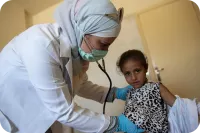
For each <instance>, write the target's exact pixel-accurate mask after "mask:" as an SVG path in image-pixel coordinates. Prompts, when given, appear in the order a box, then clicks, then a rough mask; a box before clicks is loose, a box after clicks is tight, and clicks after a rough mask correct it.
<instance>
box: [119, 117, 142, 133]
mask: <svg viewBox="0 0 200 133" xmlns="http://www.w3.org/2000/svg"><path fill="white" fill-rule="evenodd" d="M117 118H118V128H117V130H116V132H126V133H143V132H144V130H143V129H140V128H139V127H137V126H136V125H135V124H134V123H133V122H131V121H130V120H129V119H128V118H126V117H125V115H123V114H121V115H120V116H118V117H117Z"/></svg>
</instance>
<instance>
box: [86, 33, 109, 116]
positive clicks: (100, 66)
mask: <svg viewBox="0 0 200 133" xmlns="http://www.w3.org/2000/svg"><path fill="white" fill-rule="evenodd" d="M83 39H84V41H85V43H86V45H87V46H88V48H89V49H90V51H92V49H91V48H90V47H91V46H89V44H88V42H87V41H86V39H85V35H84V36H83ZM101 60H102V65H101V64H100V63H99V62H98V61H95V62H96V63H97V65H98V67H99V68H100V69H101V71H102V72H103V73H104V74H105V75H106V76H107V78H108V80H109V82H110V86H109V89H108V93H107V95H106V98H105V101H104V104H103V114H105V108H106V102H107V99H108V96H109V94H110V91H111V88H112V80H111V78H110V76H109V75H108V73H107V71H106V67H105V61H104V59H103V58H102V59H101Z"/></svg>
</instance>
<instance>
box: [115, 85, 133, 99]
mask: <svg viewBox="0 0 200 133" xmlns="http://www.w3.org/2000/svg"><path fill="white" fill-rule="evenodd" d="M131 88H133V87H132V86H131V85H128V86H126V87H124V88H116V90H115V98H117V99H121V100H124V101H125V100H126V95H127V92H128V90H130V89H131Z"/></svg>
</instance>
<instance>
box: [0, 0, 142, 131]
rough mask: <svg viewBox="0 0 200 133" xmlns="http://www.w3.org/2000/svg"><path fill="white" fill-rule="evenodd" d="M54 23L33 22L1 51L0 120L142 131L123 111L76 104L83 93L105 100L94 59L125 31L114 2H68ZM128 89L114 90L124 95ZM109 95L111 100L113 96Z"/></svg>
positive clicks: (21, 125) (18, 127) (19, 126)
mask: <svg viewBox="0 0 200 133" xmlns="http://www.w3.org/2000/svg"><path fill="white" fill-rule="evenodd" d="M55 19H56V23H55V24H41V25H36V26H33V27H31V28H29V29H27V30H26V31H25V32H23V33H21V34H20V35H18V36H17V37H15V38H14V39H13V40H11V41H10V42H9V43H8V44H7V45H6V46H5V47H4V49H3V50H2V52H1V54H0V122H1V124H2V126H3V127H4V128H5V129H6V130H7V131H9V132H18V133H44V132H46V131H47V130H48V129H49V128H50V126H51V125H52V124H53V123H54V122H55V121H58V122H60V123H62V124H64V125H66V126H69V127H72V128H75V129H77V130H79V131H82V132H86V133H102V132H107V133H110V132H115V131H122V132H128V133H134V132H142V131H143V130H140V129H139V128H137V127H136V126H135V125H134V124H133V123H132V122H130V121H129V120H128V119H127V118H126V117H124V115H123V114H122V115H120V116H107V115H103V114H98V113H94V112H92V111H90V110H88V109H83V108H81V107H79V106H77V105H76V103H74V102H73V97H74V95H79V96H82V97H85V98H88V99H92V100H95V101H98V102H100V103H103V102H104V100H105V96H106V94H107V91H108V88H105V87H101V86H98V85H95V84H92V83H91V82H90V81H87V75H86V73H85V72H86V70H87V69H88V65H89V62H91V61H97V60H99V59H101V58H103V57H104V56H105V55H106V53H107V52H108V47H109V46H110V45H111V44H112V42H113V41H114V40H115V38H116V37H117V36H118V34H119V32H120V28H121V27H120V18H119V14H118V12H117V11H116V9H115V7H114V6H113V4H112V3H111V2H110V1H109V0H101V1H99V0H66V1H64V2H63V3H62V4H61V5H60V6H59V7H58V8H57V10H56V12H55ZM126 91H127V89H113V90H112V93H110V95H109V98H108V101H112V100H113V97H114V96H115V95H116V98H121V96H123V97H124V94H125V92H126ZM109 99H110V100H109Z"/></svg>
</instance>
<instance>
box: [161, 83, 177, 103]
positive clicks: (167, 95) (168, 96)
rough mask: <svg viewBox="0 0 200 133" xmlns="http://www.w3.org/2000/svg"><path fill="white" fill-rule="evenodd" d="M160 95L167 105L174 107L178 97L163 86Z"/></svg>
mask: <svg viewBox="0 0 200 133" xmlns="http://www.w3.org/2000/svg"><path fill="white" fill-rule="evenodd" d="M160 94H161V97H162V99H163V100H164V101H165V103H167V104H168V105H169V106H170V107H172V106H173V104H174V102H175V100H176V97H175V96H174V95H173V94H172V93H171V92H170V91H169V90H168V89H167V88H166V87H165V86H164V85H163V84H160Z"/></svg>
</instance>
